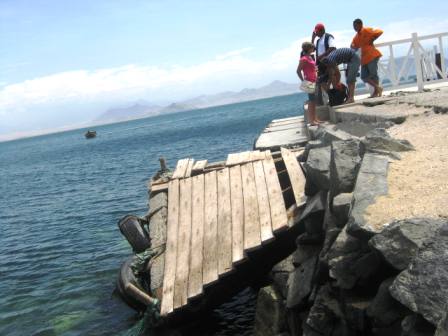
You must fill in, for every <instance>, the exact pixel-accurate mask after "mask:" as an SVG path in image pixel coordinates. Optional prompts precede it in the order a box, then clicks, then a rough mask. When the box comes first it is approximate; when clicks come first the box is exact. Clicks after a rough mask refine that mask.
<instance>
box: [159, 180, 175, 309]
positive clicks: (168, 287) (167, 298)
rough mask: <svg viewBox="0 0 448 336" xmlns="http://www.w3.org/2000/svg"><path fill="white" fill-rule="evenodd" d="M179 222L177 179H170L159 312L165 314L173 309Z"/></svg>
mask: <svg viewBox="0 0 448 336" xmlns="http://www.w3.org/2000/svg"><path fill="white" fill-rule="evenodd" d="M178 222H179V180H172V181H170V183H169V186H168V219H167V240H166V248H165V271H164V279H163V297H162V303H161V308H160V314H161V315H162V316H165V315H167V314H169V313H171V312H172V311H173V303H174V281H175V279H176V259H177V226H178Z"/></svg>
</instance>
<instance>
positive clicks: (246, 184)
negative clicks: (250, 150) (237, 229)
mask: <svg viewBox="0 0 448 336" xmlns="http://www.w3.org/2000/svg"><path fill="white" fill-rule="evenodd" d="M241 180H242V183H243V202H244V250H245V251H248V250H252V249H254V248H256V247H259V246H260V244H261V234H260V222H259V217H258V200H257V188H256V186H255V176H254V168H253V165H252V163H246V164H244V165H242V166H241Z"/></svg>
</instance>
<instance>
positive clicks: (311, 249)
mask: <svg viewBox="0 0 448 336" xmlns="http://www.w3.org/2000/svg"><path fill="white" fill-rule="evenodd" d="M321 249H322V245H320V244H317V245H301V244H299V245H297V249H296V250H295V251H294V253H293V254H292V264H293V265H294V267H298V266H299V265H301V264H303V263H304V262H305V261H307V260H308V259H310V258H311V257H314V256H316V255H318V254H319V252H320V250H321Z"/></svg>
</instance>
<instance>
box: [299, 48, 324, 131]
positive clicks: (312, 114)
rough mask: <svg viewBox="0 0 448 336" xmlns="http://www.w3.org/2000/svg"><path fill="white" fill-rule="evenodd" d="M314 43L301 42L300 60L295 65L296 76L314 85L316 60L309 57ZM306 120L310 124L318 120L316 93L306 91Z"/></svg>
mask: <svg viewBox="0 0 448 336" xmlns="http://www.w3.org/2000/svg"><path fill="white" fill-rule="evenodd" d="M314 49H315V48H314V45H313V44H312V43H310V42H303V43H302V53H301V55H300V62H299V65H298V67H297V76H299V78H300V80H301V81H302V82H303V81H304V80H306V81H308V82H311V83H314V85H316V79H317V73H316V62H315V61H314V59H313V58H312V57H311V54H312V53H313V52H314ZM308 122H309V123H310V124H311V125H314V126H315V125H317V124H318V123H319V122H320V120H318V119H317V118H316V93H315V92H313V93H308Z"/></svg>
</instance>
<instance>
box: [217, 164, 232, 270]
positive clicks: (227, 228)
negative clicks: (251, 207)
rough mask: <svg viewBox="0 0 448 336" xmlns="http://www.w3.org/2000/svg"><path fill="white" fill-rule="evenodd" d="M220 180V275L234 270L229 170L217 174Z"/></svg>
mask: <svg viewBox="0 0 448 336" xmlns="http://www.w3.org/2000/svg"><path fill="white" fill-rule="evenodd" d="M217 178H218V274H219V275H220V276H222V275H224V274H225V273H227V272H229V271H231V270H232V210H231V203H230V176H229V168H225V169H223V170H220V171H218V172H217Z"/></svg>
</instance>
